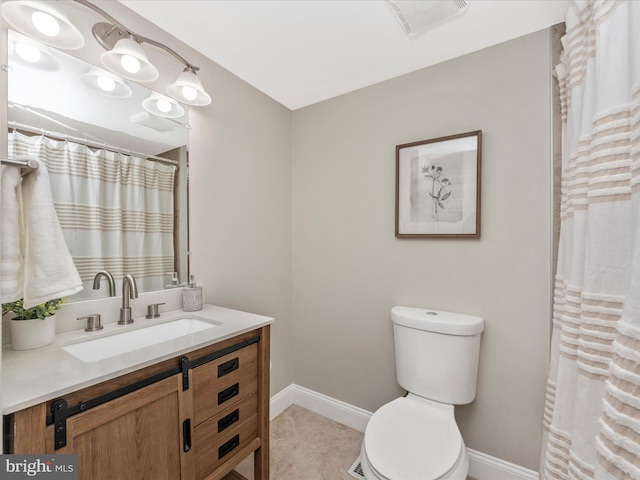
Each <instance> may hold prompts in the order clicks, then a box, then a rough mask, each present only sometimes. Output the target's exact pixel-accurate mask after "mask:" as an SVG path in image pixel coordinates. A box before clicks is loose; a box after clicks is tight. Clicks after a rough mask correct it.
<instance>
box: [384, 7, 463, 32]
mask: <svg viewBox="0 0 640 480" xmlns="http://www.w3.org/2000/svg"><path fill="white" fill-rule="evenodd" d="M387 3H388V4H389V6H390V7H391V10H393V13H394V14H395V16H396V18H397V19H398V21H399V22H400V25H402V28H403V29H404V31H405V32H406V34H407V35H408V36H409V38H415V37H417V36H418V35H420V34H422V33H425V32H427V31H429V30H432V29H434V28H435V27H437V26H438V25H441V24H443V23H445V22H447V21H449V20H451V19H453V18H455V17H457V16H460V15H462V14H463V13H464V12H466V11H467V8H468V7H469V6H468V5H467V2H466V1H465V0H428V1H425V0H387Z"/></svg>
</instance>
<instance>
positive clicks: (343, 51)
mask: <svg viewBox="0 0 640 480" xmlns="http://www.w3.org/2000/svg"><path fill="white" fill-rule="evenodd" d="M418 1H432V0H418ZM120 2H121V3H123V4H124V5H126V6H127V7H129V8H130V9H132V10H134V11H135V12H137V13H138V14H140V15H141V16H143V17H145V18H146V19H148V20H149V21H151V22H153V23H155V24H156V25H158V26H159V27H161V28H162V29H163V30H166V31H167V32H169V33H170V34H172V35H173V36H175V37H177V38H179V39H180V40H182V41H183V42H185V43H186V44H188V45H189V46H191V47H193V48H194V49H196V50H198V51H199V52H201V53H202V54H204V55H205V56H207V57H208V58H210V59H211V60H213V61H214V62H216V63H218V64H219V65H221V66H222V67H224V68H226V69H227V70H229V71H230V72H232V73H233V74H235V75H236V76H238V77H240V78H241V79H243V80H244V81H246V82H247V83H249V84H251V85H253V86H254V87H255V88H257V89H258V90H260V91H262V92H263V93H265V94H266V95H268V96H270V97H272V98H273V99H275V100H276V101H278V102H280V103H281V104H283V105H285V106H286V107H288V108H289V109H291V110H296V109H298V108H302V107H305V106H307V105H311V104H314V103H317V102H320V101H322V100H326V99H329V98H332V97H335V96H338V95H342V94H344V93H348V92H351V91H354V90H357V89H360V88H363V87H366V86H368V85H373V84H375V83H379V82H382V81H384V80H388V79H390V78H394V77H397V76H400V75H403V74H406V73H409V72H413V71H416V70H419V69H421V68H425V67H428V66H430V65H434V64H437V63H440V62H443V61H446V60H449V59H451V58H455V57H458V56H461V55H465V54H467V53H471V52H473V51H476V50H480V49H482V48H486V47H489V46H492V45H496V44H498V43H501V42H505V41H507V40H510V39H513V38H516V37H519V36H522V35H526V34H528V33H532V32H535V31H538V30H541V29H543V28H546V27H549V26H551V25H554V24H556V23H560V22H562V21H563V20H564V12H565V11H566V9H567V8H568V6H569V4H570V0H467V3H468V4H469V7H468V8H467V11H466V12H465V13H464V14H463V15H461V16H459V17H457V18H455V19H453V20H451V21H449V22H447V23H445V24H442V25H440V26H439V27H437V28H435V29H433V30H431V31H429V32H427V33H424V34H422V35H420V36H418V37H417V38H414V39H410V38H408V37H407V35H406V34H405V33H404V30H403V29H402V28H401V26H400V23H399V22H398V21H397V19H396V18H395V16H394V15H393V13H392V11H391V8H390V7H389V5H388V4H387V2H386V1H385V0H162V1H156V0H120ZM205 88H206V89H207V90H208V91H210V92H213V95H212V97H213V102H214V103H215V95H216V90H215V85H206V82H205Z"/></svg>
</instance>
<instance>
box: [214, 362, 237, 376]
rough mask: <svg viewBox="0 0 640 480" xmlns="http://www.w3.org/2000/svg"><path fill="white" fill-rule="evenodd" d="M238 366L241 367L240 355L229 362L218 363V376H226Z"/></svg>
mask: <svg viewBox="0 0 640 480" xmlns="http://www.w3.org/2000/svg"><path fill="white" fill-rule="evenodd" d="M238 368H240V359H239V358H238V357H236V358H234V359H233V360H229V361H228V362H224V363H223V364H220V365H218V378H220V377H224V376H225V375H227V374H229V373H231V372H233V371H234V370H237V369H238Z"/></svg>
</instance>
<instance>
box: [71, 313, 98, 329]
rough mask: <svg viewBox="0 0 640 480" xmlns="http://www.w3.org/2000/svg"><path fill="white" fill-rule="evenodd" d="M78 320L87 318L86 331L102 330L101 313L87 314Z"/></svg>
mask: <svg viewBox="0 0 640 480" xmlns="http://www.w3.org/2000/svg"><path fill="white" fill-rule="evenodd" d="M76 320H86V321H87V326H86V327H85V329H84V331H85V332H95V331H97V330H102V328H103V327H102V319H101V317H100V314H99V313H92V314H91V315H87V316H86V317H78V318H76Z"/></svg>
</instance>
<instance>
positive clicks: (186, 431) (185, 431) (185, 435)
mask: <svg viewBox="0 0 640 480" xmlns="http://www.w3.org/2000/svg"><path fill="white" fill-rule="evenodd" d="M182 440H183V444H182V449H183V450H184V451H185V452H188V451H189V450H191V420H190V419H188V418H187V419H186V420H185V421H184V422H182Z"/></svg>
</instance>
